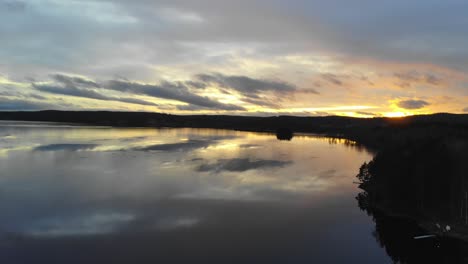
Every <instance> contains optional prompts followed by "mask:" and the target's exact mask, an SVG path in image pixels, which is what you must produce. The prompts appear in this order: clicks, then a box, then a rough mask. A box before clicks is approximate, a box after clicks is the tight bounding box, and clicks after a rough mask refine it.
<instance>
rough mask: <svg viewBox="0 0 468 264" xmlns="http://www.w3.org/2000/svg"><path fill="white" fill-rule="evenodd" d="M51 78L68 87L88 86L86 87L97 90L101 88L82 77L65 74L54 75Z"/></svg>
mask: <svg viewBox="0 0 468 264" xmlns="http://www.w3.org/2000/svg"><path fill="white" fill-rule="evenodd" d="M51 76H52V78H53V79H54V80H56V81H57V82H60V83H62V84H64V85H66V86H86V87H95V88H99V87H100V86H99V84H98V83H96V82H94V81H91V80H87V79H85V78H82V77H76V76H67V75H63V74H53V75H51Z"/></svg>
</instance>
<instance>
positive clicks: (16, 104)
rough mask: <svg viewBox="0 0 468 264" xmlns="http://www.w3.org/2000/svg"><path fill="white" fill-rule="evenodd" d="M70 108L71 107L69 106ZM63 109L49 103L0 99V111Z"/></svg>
mask: <svg viewBox="0 0 468 264" xmlns="http://www.w3.org/2000/svg"><path fill="white" fill-rule="evenodd" d="M68 106H70V105H68ZM58 107H59V108H62V107H63V106H61V105H52V104H49V103H43V102H37V101H31V100H22V99H9V98H1V97H0V110H6V111H14V110H26V111H28V110H45V109H57V108H58Z"/></svg>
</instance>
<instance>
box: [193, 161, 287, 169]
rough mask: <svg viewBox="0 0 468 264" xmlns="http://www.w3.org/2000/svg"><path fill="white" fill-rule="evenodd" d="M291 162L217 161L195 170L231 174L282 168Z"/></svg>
mask: <svg viewBox="0 0 468 264" xmlns="http://www.w3.org/2000/svg"><path fill="white" fill-rule="evenodd" d="M291 163H292V162H291V161H280V160H255V161H251V160H250V159H247V158H245V159H240V158H236V159H219V160H218V161H217V162H216V163H213V164H202V165H200V166H199V167H198V168H197V171H200V172H210V171H214V172H220V171H231V172H243V171H248V170H254V169H262V168H275V167H284V166H286V165H289V164H291Z"/></svg>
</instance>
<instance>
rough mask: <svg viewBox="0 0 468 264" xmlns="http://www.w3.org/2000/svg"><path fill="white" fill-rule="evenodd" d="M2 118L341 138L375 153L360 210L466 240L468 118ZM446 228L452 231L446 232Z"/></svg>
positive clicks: (56, 114)
mask: <svg viewBox="0 0 468 264" xmlns="http://www.w3.org/2000/svg"><path fill="white" fill-rule="evenodd" d="M0 120H23V121H47V122H66V123H76V124H86V125H97V126H124V127H174V128H181V127H190V128H217V129H234V130H243V131H259V132H277V133H280V134H281V135H279V134H277V136H278V138H280V137H284V138H285V139H290V137H291V136H292V134H289V132H291V131H292V132H295V133H300V132H305V133H319V134H324V135H328V136H335V137H342V138H345V139H349V140H352V141H355V142H357V143H358V144H360V145H363V146H365V147H366V148H369V149H371V150H373V151H374V152H375V157H374V159H373V160H372V161H370V162H369V163H365V164H363V165H362V167H361V169H360V171H359V174H358V175H357V178H358V180H359V182H360V188H361V189H362V190H363V192H362V193H360V194H359V195H358V197H357V200H358V202H359V206H360V208H361V209H362V210H365V211H366V212H367V213H368V214H370V215H372V216H373V217H374V219H375V220H376V221H380V220H379V219H381V215H382V213H384V214H388V215H392V216H398V217H403V218H404V219H411V220H412V221H415V222H417V223H418V225H419V226H422V227H424V228H425V229H426V230H427V231H428V232H430V233H433V234H437V235H441V234H444V237H446V235H448V236H449V237H456V238H461V239H463V240H466V241H468V115H456V114H433V115H423V116H410V117H404V118H372V119H362V118H350V117H338V116H329V117H293V116H277V117H245V116H220V115H217V116H209V115H192V116H177V115H168V114H159V113H141V112H72V111H39V112H0ZM391 223H395V221H392V222H391ZM436 224H437V225H438V226H441V228H439V227H437V225H436ZM447 225H449V226H450V231H448V232H445V231H443V229H445V227H446V226H447ZM391 229H392V228H386V229H385V230H391ZM387 237H388V236H387Z"/></svg>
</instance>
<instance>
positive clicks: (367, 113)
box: [355, 111, 377, 116]
mask: <svg viewBox="0 0 468 264" xmlns="http://www.w3.org/2000/svg"><path fill="white" fill-rule="evenodd" d="M355 113H356V114H359V115H365V116H377V114H375V113H371V112H362V111H358V112H355Z"/></svg>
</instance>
